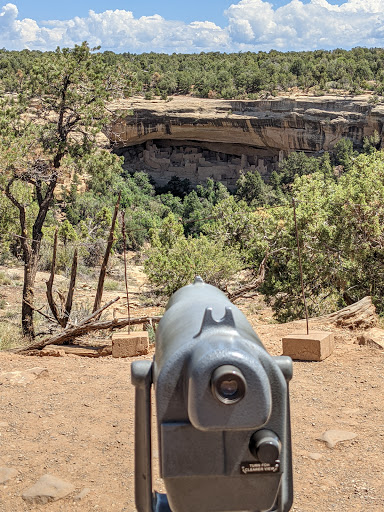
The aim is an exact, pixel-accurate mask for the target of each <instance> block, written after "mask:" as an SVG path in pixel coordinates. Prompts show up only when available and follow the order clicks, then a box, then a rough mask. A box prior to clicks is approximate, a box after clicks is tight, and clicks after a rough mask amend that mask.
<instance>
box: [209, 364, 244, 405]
mask: <svg viewBox="0 0 384 512" xmlns="http://www.w3.org/2000/svg"><path fill="white" fill-rule="evenodd" d="M211 388H212V393H213V395H214V397H215V398H217V399H218V400H219V401H220V402H222V403H223V404H235V403H237V402H240V400H242V399H243V398H244V396H245V393H246V390H247V383H246V380H245V378H244V375H243V374H242V372H241V371H240V370H239V369H238V368H236V366H233V365H230V364H225V365H223V366H219V367H218V368H216V370H215V371H214V372H213V373H212V378H211Z"/></svg>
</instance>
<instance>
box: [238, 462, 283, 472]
mask: <svg viewBox="0 0 384 512" xmlns="http://www.w3.org/2000/svg"><path fill="white" fill-rule="evenodd" d="M279 470H280V461H279V460H277V461H276V463H275V464H268V463H267V462H242V463H241V464H240V473H241V474H242V475H251V474H253V475H254V474H255V473H277V472H278V471H279Z"/></svg>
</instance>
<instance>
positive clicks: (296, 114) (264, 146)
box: [108, 96, 384, 188]
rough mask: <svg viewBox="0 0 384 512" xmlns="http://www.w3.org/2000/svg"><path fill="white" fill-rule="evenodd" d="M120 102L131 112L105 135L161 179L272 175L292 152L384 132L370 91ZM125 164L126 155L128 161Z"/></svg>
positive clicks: (383, 111) (381, 112) (382, 109)
mask: <svg viewBox="0 0 384 512" xmlns="http://www.w3.org/2000/svg"><path fill="white" fill-rule="evenodd" d="M116 108H119V109H122V110H123V112H124V110H126V111H127V112H128V114H127V115H124V114H123V116H122V117H121V119H120V120H119V121H118V122H116V123H115V124H114V125H113V126H111V128H110V130H109V133H108V136H109V139H110V141H111V142H112V144H113V145H114V146H115V148H116V151H117V152H118V153H119V154H123V155H125V157H126V161H128V160H129V159H130V161H131V162H133V160H134V159H132V151H130V150H129V149H128V148H132V147H133V146H139V147H140V145H141V149H140V150H139V151H138V152H137V153H136V155H137V160H138V161H139V162H140V163H141V164H142V168H143V169H146V170H149V171H150V172H151V174H152V175H153V177H154V178H155V180H156V181H158V182H159V183H163V182H164V183H165V182H167V181H168V180H169V179H170V177H172V176H175V175H176V176H179V177H181V178H184V177H187V178H189V179H190V180H191V182H192V183H201V182H202V181H204V180H205V179H206V178H207V177H209V176H211V177H213V178H215V179H218V180H220V181H223V182H224V183H226V184H227V185H228V186H229V187H230V188H231V186H233V184H234V182H235V181H236V179H237V177H238V175H239V171H240V170H241V169H243V170H245V171H246V170H251V169H258V170H259V171H260V172H261V174H269V173H270V172H271V171H272V170H273V169H274V168H276V166H277V163H278V162H279V160H281V159H282V158H283V157H284V156H287V155H288V154H289V153H290V152H292V151H304V152H306V153H309V154H310V153H318V152H321V151H330V150H332V148H333V146H334V145H335V144H336V142H337V141H338V140H340V139H341V138H343V137H344V138H349V139H351V140H352V141H353V142H354V144H355V145H356V146H359V145H361V144H362V142H363V138H364V137H365V136H368V135H372V134H373V133H374V131H377V132H378V133H379V135H380V136H382V130H383V122H384V106H383V105H373V104H372V103H369V101H368V98H367V97H356V98H349V97H336V96H329V97H319V98H309V97H296V98H274V99H270V100H257V101H251V100H244V101H239V100H209V99H198V98H190V97H175V98H173V99H172V101H168V102H165V101H161V100H154V101H145V100H143V99H141V98H140V99H133V100H127V101H126V102H124V103H123V104H122V103H120V104H119V105H116ZM127 163H128V162H127Z"/></svg>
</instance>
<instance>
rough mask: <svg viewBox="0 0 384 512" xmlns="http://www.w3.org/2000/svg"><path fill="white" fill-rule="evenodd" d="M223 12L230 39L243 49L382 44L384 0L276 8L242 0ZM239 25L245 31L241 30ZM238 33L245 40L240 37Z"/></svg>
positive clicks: (296, 0)
mask: <svg viewBox="0 0 384 512" xmlns="http://www.w3.org/2000/svg"><path fill="white" fill-rule="evenodd" d="M226 15H227V16H228V19H229V31H230V33H231V35H232V38H233V41H234V42H238V43H245V44H243V45H242V46H243V48H244V49H263V50H269V49H271V48H278V49H283V50H313V49H316V48H325V49H327V48H335V47H339V48H340V47H341V48H351V47H353V46H382V45H383V38H382V30H383V28H384V0H347V1H346V2H344V3H343V4H341V5H340V6H338V5H332V4H330V3H328V2H327V0H311V1H310V2H308V3H304V2H302V1H300V0H292V1H291V2H289V3H287V4H286V5H284V6H282V7H280V8H277V9H275V10H274V9H273V8H272V5H271V4H269V3H268V2H263V1H262V0H241V1H240V2H239V3H238V4H236V5H231V6H230V7H229V8H228V9H227V11H226ZM241 26H244V27H247V30H246V31H244V32H241V30H240V29H241ZM239 28H240V29H239ZM239 33H240V34H239ZM242 34H246V38H243V39H242V37H241V35H242ZM251 34H252V37H251Z"/></svg>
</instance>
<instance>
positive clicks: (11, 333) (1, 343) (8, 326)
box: [0, 321, 24, 350]
mask: <svg viewBox="0 0 384 512" xmlns="http://www.w3.org/2000/svg"><path fill="white" fill-rule="evenodd" d="M23 340H24V339H23V336H22V334H21V329H20V327H18V326H16V325H14V324H12V323H10V322H3V321H0V350H8V349H10V348H14V347H18V346H20V345H22V344H23Z"/></svg>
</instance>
